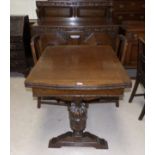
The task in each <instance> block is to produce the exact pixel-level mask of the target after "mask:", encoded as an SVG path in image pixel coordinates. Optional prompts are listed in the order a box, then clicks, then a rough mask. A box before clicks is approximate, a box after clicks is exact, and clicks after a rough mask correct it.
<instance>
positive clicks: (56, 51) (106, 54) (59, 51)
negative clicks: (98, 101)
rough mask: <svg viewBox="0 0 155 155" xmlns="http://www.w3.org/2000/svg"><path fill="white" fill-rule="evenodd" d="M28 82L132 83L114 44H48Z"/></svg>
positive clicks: (66, 84)
mask: <svg viewBox="0 0 155 155" xmlns="http://www.w3.org/2000/svg"><path fill="white" fill-rule="evenodd" d="M25 85H26V86H27V87H36V88H37V87H38V88H40V87H42V88H57V89H61V88H69V89H70V88H71V89H107V88H108V89H111V88H125V87H130V86H131V81H130V79H129V77H128V75H127V73H126V71H125V69H124V68H123V66H122V65H121V63H120V62H119V60H118V58H117V56H116V54H115V52H114V51H113V49H112V48H111V46H48V47H47V48H46V49H45V51H44V52H43V54H42V56H41V57H40V59H39V60H38V62H37V64H36V65H35V66H34V68H33V69H32V70H31V72H30V74H29V76H28V77H27V79H26V81H25Z"/></svg>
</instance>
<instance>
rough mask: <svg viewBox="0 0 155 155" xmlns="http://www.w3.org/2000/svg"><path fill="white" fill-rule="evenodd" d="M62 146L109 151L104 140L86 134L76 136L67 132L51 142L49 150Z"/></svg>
mask: <svg viewBox="0 0 155 155" xmlns="http://www.w3.org/2000/svg"><path fill="white" fill-rule="evenodd" d="M62 146H80V147H95V148H96V149H108V143H107V141H106V140H104V139H100V138H99V137H97V136H95V135H93V134H91V133H89V132H85V133H83V134H82V136H75V135H74V134H73V132H67V133H65V134H62V135H60V136H58V137H56V138H53V139H51V140H50V141H49V148H60V147H62Z"/></svg>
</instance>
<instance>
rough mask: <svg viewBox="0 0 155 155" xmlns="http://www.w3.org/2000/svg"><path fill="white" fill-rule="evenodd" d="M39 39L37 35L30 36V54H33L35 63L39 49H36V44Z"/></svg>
mask: <svg viewBox="0 0 155 155" xmlns="http://www.w3.org/2000/svg"><path fill="white" fill-rule="evenodd" d="M39 39H40V36H38V35H36V36H33V37H32V38H31V51H32V56H33V61H34V64H36V63H37V61H38V50H39V49H37V46H36V44H37V42H38V40H39Z"/></svg>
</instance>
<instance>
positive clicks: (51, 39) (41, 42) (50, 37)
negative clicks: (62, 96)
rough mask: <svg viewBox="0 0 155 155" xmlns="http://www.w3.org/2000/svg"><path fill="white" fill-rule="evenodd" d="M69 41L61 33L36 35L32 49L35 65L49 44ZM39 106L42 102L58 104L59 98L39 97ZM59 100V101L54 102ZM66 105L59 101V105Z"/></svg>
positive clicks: (63, 43) (64, 43)
mask: <svg viewBox="0 0 155 155" xmlns="http://www.w3.org/2000/svg"><path fill="white" fill-rule="evenodd" d="M66 44H67V43H66V42H65V40H64V39H63V38H61V36H60V34H58V33H52V34H44V35H40V36H34V37H33V38H32V39H31V51H32V57H33V61H34V65H35V64H36V63H37V61H38V59H39V57H40V56H41V54H42V53H43V52H44V49H45V48H46V47H47V46H55V45H66ZM37 101H38V104H37V107H38V108H40V107H41V104H57V103H58V102H59V100H58V99H55V98H51V97H38V98H37ZM54 101H57V102H54ZM61 104H62V105H64V102H61V103H60V102H59V105H61Z"/></svg>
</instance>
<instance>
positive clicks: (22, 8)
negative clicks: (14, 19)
mask: <svg viewBox="0 0 155 155" xmlns="http://www.w3.org/2000/svg"><path fill="white" fill-rule="evenodd" d="M10 14H11V15H29V18H30V19H36V18H37V16H36V0H10Z"/></svg>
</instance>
